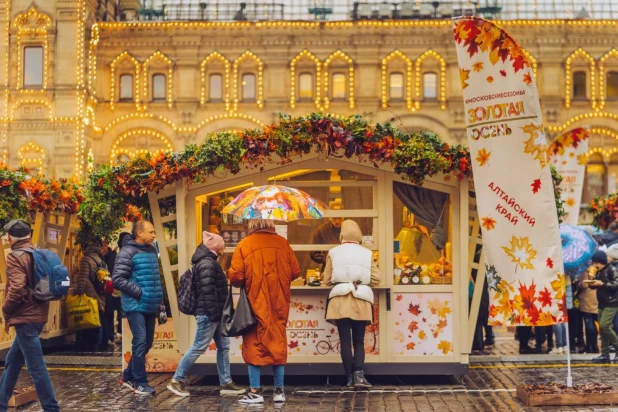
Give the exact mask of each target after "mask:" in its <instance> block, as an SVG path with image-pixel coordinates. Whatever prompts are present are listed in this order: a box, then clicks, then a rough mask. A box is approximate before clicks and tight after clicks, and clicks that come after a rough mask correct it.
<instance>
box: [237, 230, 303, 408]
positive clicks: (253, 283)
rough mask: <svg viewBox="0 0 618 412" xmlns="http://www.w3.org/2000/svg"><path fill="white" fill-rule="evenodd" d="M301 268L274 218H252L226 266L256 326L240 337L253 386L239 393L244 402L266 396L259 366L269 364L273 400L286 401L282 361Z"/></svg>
mask: <svg viewBox="0 0 618 412" xmlns="http://www.w3.org/2000/svg"><path fill="white" fill-rule="evenodd" d="M299 274H300V268H299V266H298V260H296V256H295V255H294V251H293V250H292V248H291V247H290V245H289V244H288V241H287V240H286V239H284V238H283V237H281V236H279V235H278V234H277V233H276V232H275V225H274V222H273V221H272V220H265V219H251V220H250V221H249V234H248V235H247V237H246V238H244V239H243V240H241V241H240V243H239V244H238V246H237V247H236V250H235V251H234V255H233V256H232V263H231V266H230V269H229V270H228V277H229V279H230V283H231V284H232V286H235V287H244V288H245V291H246V292H247V298H248V300H249V303H250V304H251V309H252V310H253V315H254V316H255V319H256V320H257V326H256V327H255V328H253V329H251V330H250V331H248V332H246V333H245V334H244V335H243V337H242V357H243V359H244V361H245V363H246V364H247V366H248V367H249V386H250V388H251V390H250V391H249V392H247V393H246V394H245V395H243V396H241V397H240V398H239V402H240V403H243V404H259V403H263V402H264V397H263V396H262V391H261V388H260V374H261V367H262V366H269V365H270V366H272V367H273V376H274V382H275V385H274V386H275V389H274V393H273V401H274V402H284V401H285V394H284V392H283V377H284V366H285V364H286V363H287V358H288V343H287V331H286V325H287V322H288V314H289V312H290V289H291V284H292V281H293V280H294V279H296V278H297V277H298V275H299Z"/></svg>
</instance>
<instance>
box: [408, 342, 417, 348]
mask: <svg viewBox="0 0 618 412" xmlns="http://www.w3.org/2000/svg"><path fill="white" fill-rule="evenodd" d="M415 346H416V344H415V343H414V342H409V343H408V344H407V345H406V349H407V350H413V349H414V347H415Z"/></svg>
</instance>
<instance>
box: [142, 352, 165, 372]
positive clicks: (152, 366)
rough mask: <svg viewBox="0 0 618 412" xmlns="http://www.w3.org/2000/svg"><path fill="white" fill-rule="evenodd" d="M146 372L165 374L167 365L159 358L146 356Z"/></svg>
mask: <svg viewBox="0 0 618 412" xmlns="http://www.w3.org/2000/svg"><path fill="white" fill-rule="evenodd" d="M146 370H147V371H150V372H163V371H164V370H165V364H164V363H163V362H160V361H159V360H158V359H157V358H151V357H150V355H146Z"/></svg>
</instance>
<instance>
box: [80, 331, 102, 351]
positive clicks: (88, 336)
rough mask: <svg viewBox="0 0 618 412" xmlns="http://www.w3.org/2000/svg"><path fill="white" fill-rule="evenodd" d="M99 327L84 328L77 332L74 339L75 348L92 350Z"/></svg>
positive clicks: (97, 337) (96, 341) (94, 346)
mask: <svg viewBox="0 0 618 412" xmlns="http://www.w3.org/2000/svg"><path fill="white" fill-rule="evenodd" d="M99 332H100V328H90V329H84V330H80V331H79V332H77V336H76V338H75V341H76V343H77V350H80V351H85V352H93V351H94V350H95V348H96V345H97V343H98V342H99Z"/></svg>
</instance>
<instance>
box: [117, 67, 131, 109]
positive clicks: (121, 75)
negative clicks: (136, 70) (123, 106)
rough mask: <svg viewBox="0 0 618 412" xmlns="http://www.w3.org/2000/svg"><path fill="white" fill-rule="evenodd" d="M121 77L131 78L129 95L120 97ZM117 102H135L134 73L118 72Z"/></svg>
mask: <svg viewBox="0 0 618 412" xmlns="http://www.w3.org/2000/svg"><path fill="white" fill-rule="evenodd" d="M123 77H130V78H131V97H130V98H126V97H122V79H123ZM118 102H121V103H133V102H135V75H133V73H126V72H125V73H120V74H119V75H118Z"/></svg>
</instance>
